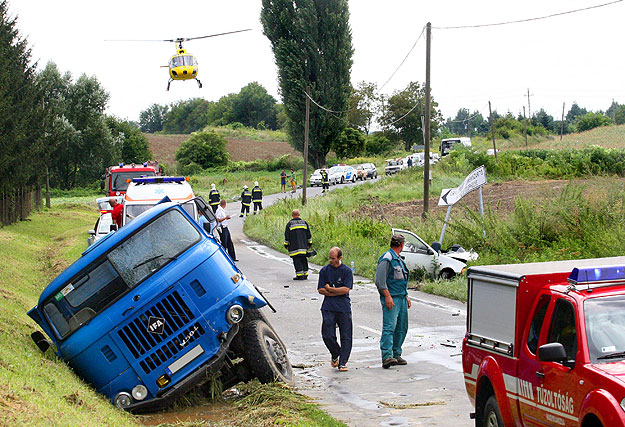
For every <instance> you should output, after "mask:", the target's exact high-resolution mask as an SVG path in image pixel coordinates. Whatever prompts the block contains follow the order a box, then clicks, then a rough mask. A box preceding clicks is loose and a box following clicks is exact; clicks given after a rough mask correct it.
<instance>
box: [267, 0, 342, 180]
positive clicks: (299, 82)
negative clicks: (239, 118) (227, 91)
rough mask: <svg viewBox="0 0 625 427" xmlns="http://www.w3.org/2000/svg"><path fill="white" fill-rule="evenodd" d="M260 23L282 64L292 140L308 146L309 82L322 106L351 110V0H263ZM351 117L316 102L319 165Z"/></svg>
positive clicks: (313, 155) (313, 118)
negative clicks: (307, 101)
mask: <svg viewBox="0 0 625 427" xmlns="http://www.w3.org/2000/svg"><path fill="white" fill-rule="evenodd" d="M261 23H262V25H263V29H264V34H265V35H266V36H267V38H268V39H269V41H270V42H271V47H272V50H273V53H274V56H275V61H276V65H277V66H278V83H279V84H280V91H281V94H282V100H283V102H284V106H285V111H286V114H287V116H288V118H289V120H288V122H287V132H288V135H289V139H290V143H291V144H292V145H293V146H294V147H295V148H296V149H298V150H300V151H303V146H304V126H305V111H306V87H307V86H310V96H311V97H312V99H314V100H315V102H316V103H317V104H319V105H321V106H322V107H323V108H325V109H328V110H332V111H335V112H342V111H347V110H348V108H349V95H350V93H351V83H350V71H351V66H352V55H353V49H352V39H351V31H350V28H349V9H348V5H347V0H334V1H327V0H262V9H261ZM346 122H347V120H346V119H345V117H344V116H341V115H339V114H337V113H329V112H327V111H325V110H322V109H321V108H319V107H316V106H314V105H313V107H312V108H311V111H310V131H309V136H310V139H309V150H308V153H309V160H310V161H311V162H312V163H313V165H314V166H315V167H317V168H319V167H321V166H322V165H323V164H325V157H326V154H327V153H328V151H329V150H330V148H331V147H332V144H333V143H334V141H335V140H336V139H337V138H338V137H339V135H340V134H341V131H342V130H343V129H344V128H345V126H346Z"/></svg>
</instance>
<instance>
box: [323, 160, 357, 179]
mask: <svg viewBox="0 0 625 427" xmlns="http://www.w3.org/2000/svg"><path fill="white" fill-rule="evenodd" d="M329 173H330V176H334V179H335V180H336V182H337V183H341V184H344V183H346V182H348V181H351V182H356V169H354V168H353V167H351V166H347V165H344V164H343V165H334V166H332V167H331V168H330V171H329Z"/></svg>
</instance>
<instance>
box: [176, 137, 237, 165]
mask: <svg viewBox="0 0 625 427" xmlns="http://www.w3.org/2000/svg"><path fill="white" fill-rule="evenodd" d="M176 161H177V162H178V163H179V165H180V169H181V170H183V169H185V168H186V167H187V166H190V165H191V164H192V163H195V164H197V165H199V166H200V168H202V169H206V168H210V167H215V166H223V165H226V164H227V163H228V151H227V150H226V139H225V138H223V137H222V136H219V135H218V134H217V133H215V132H214V131H208V132H197V133H194V134H192V135H191V138H189V139H187V140H186V141H184V142H183V143H182V144H180V147H178V149H177V150H176Z"/></svg>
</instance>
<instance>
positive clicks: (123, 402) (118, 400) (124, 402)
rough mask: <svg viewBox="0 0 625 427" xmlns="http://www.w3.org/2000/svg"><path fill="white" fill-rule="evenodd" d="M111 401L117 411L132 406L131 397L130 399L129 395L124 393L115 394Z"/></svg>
mask: <svg viewBox="0 0 625 427" xmlns="http://www.w3.org/2000/svg"><path fill="white" fill-rule="evenodd" d="M113 401H114V402H115V406H117V407H118V408H119V409H124V408H127V407H129V406H130V405H131V404H132V397H130V395H129V394H128V393H126V392H125V391H122V392H121V393H117V396H115V399H113Z"/></svg>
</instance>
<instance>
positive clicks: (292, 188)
mask: <svg viewBox="0 0 625 427" xmlns="http://www.w3.org/2000/svg"><path fill="white" fill-rule="evenodd" d="M296 190H297V181H296V180H295V171H294V170H293V169H292V168H291V193H295V191H296Z"/></svg>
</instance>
